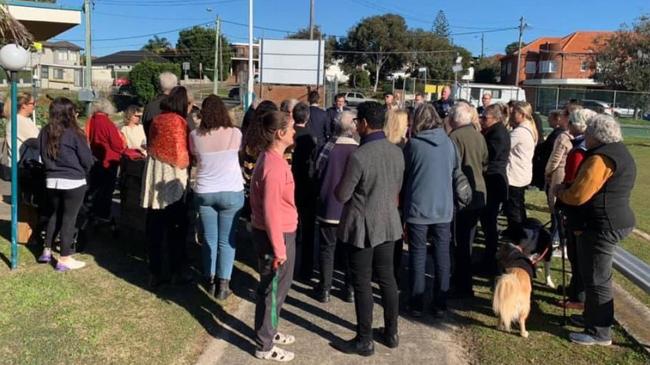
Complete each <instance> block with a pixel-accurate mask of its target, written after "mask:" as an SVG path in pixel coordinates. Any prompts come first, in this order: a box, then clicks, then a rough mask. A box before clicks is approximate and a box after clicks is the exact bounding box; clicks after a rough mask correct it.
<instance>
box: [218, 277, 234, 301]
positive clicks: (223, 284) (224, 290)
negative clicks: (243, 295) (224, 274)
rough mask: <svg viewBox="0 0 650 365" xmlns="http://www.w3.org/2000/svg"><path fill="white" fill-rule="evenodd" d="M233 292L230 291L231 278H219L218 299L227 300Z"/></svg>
mask: <svg viewBox="0 0 650 365" xmlns="http://www.w3.org/2000/svg"><path fill="white" fill-rule="evenodd" d="M230 294H232V291H230V280H226V279H219V289H218V292H217V300H226V298H228V297H229V296H230Z"/></svg>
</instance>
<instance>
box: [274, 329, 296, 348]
mask: <svg viewBox="0 0 650 365" xmlns="http://www.w3.org/2000/svg"><path fill="white" fill-rule="evenodd" d="M294 342H296V338H295V337H294V336H291V335H285V334H284V333H280V332H278V333H276V334H275V337H273V343H274V344H276V345H291V344H292V343H294Z"/></svg>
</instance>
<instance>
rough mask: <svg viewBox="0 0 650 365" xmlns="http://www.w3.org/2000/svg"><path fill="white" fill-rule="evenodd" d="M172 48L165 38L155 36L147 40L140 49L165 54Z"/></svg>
mask: <svg viewBox="0 0 650 365" xmlns="http://www.w3.org/2000/svg"><path fill="white" fill-rule="evenodd" d="M171 48H172V45H171V43H169V40H168V39H167V38H165V37H162V38H161V37H158V36H157V35H155V36H153V38H151V39H149V41H147V44H145V45H144V47H142V49H144V50H147V51H150V52H153V53H156V54H160V53H163V52H167V51H169V50H170V49H171Z"/></svg>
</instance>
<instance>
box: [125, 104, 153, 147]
mask: <svg viewBox="0 0 650 365" xmlns="http://www.w3.org/2000/svg"><path fill="white" fill-rule="evenodd" d="M141 120H142V108H140V107H139V106H137V105H129V106H128V107H127V108H126V110H125V111H124V126H122V128H120V133H122V136H124V139H125V140H126V147H127V148H132V149H136V150H139V151H141V152H142V153H145V154H146V148H147V136H146V135H145V133H144V127H143V126H142V123H141Z"/></svg>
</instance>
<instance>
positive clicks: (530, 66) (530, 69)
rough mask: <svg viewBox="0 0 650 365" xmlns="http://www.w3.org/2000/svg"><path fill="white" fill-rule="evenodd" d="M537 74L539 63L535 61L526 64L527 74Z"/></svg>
mask: <svg viewBox="0 0 650 365" xmlns="http://www.w3.org/2000/svg"><path fill="white" fill-rule="evenodd" d="M535 72H537V62H535V61H528V62H526V73H527V74H534V73H535Z"/></svg>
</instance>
